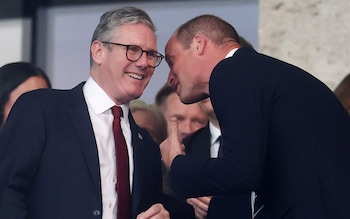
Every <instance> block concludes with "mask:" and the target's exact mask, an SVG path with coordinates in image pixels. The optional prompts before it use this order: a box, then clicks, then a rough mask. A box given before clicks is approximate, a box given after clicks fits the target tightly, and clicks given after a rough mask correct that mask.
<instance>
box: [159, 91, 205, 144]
mask: <svg viewBox="0 0 350 219" xmlns="http://www.w3.org/2000/svg"><path fill="white" fill-rule="evenodd" d="M162 112H163V114H164V117H165V119H166V121H167V123H168V124H169V122H170V119H171V118H172V117H175V118H176V119H177V121H178V138H179V140H180V141H182V139H183V138H185V137H187V136H188V135H190V134H192V133H194V132H195V131H197V130H198V129H200V128H203V127H205V126H206V125H207V123H208V116H207V115H206V114H205V113H204V112H203V110H202V109H201V108H200V106H199V105H198V104H196V103H194V104H183V103H182V102H181V101H180V98H179V96H178V95H177V94H176V93H172V94H170V95H169V96H168V98H167V99H166V102H165V106H164V108H163V109H162ZM168 133H169V127H168Z"/></svg>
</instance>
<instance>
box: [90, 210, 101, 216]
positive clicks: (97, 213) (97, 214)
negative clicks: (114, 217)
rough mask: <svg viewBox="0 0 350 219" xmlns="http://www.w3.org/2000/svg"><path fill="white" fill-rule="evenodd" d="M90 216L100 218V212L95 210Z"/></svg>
mask: <svg viewBox="0 0 350 219" xmlns="http://www.w3.org/2000/svg"><path fill="white" fill-rule="evenodd" d="M92 214H93V215H94V216H100V215H101V212H100V211H99V210H95V211H94V212H92Z"/></svg>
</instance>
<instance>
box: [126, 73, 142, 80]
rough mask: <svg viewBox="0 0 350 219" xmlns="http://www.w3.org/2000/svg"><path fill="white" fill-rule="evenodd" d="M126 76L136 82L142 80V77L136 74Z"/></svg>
mask: <svg viewBox="0 0 350 219" xmlns="http://www.w3.org/2000/svg"><path fill="white" fill-rule="evenodd" d="M128 76H129V77H132V78H135V79H137V80H142V78H143V76H142V75H138V74H135V73H128Z"/></svg>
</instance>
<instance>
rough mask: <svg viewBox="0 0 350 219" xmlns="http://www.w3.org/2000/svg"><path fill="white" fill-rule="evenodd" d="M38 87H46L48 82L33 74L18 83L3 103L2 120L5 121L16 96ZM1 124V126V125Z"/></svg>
mask: <svg viewBox="0 0 350 219" xmlns="http://www.w3.org/2000/svg"><path fill="white" fill-rule="evenodd" d="M39 88H48V84H47V83H46V81H45V79H43V78H42V77H40V76H33V77H30V78H28V79H27V80H26V81H24V82H23V83H22V84H20V85H19V86H18V87H17V88H16V89H15V90H13V91H12V92H11V94H10V98H9V100H8V101H7V103H6V104H5V107H4V122H3V124H4V123H5V121H6V119H7V117H8V115H9V113H10V111H11V109H12V107H13V104H14V103H15V102H16V100H17V99H18V97H20V96H21V95H22V94H23V93H26V92H28V91H31V90H36V89H39ZM3 124H1V126H2V125H3Z"/></svg>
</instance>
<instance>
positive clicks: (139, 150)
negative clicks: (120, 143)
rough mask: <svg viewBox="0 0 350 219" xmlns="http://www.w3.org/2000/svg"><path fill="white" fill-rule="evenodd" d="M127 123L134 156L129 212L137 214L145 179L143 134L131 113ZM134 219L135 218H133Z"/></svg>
mask: <svg viewBox="0 0 350 219" xmlns="http://www.w3.org/2000/svg"><path fill="white" fill-rule="evenodd" d="M129 121H130V129H131V135H132V140H131V144H132V147H133V155H134V173H133V186H132V188H133V191H132V203H131V212H132V214H134V213H136V212H137V209H138V206H139V205H140V202H141V197H142V194H143V188H144V186H142V185H143V181H144V179H145V177H146V176H145V175H144V174H145V173H146V171H144V170H143V167H145V166H146V165H147V163H146V162H144V161H145V159H143V158H142V157H143V156H145V154H147V153H144V151H143V148H147V147H143V146H142V145H143V144H144V142H143V133H142V132H141V130H140V129H139V127H138V126H137V125H136V123H135V121H134V119H133V117H132V116H131V113H129ZM135 217H136V216H135Z"/></svg>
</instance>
